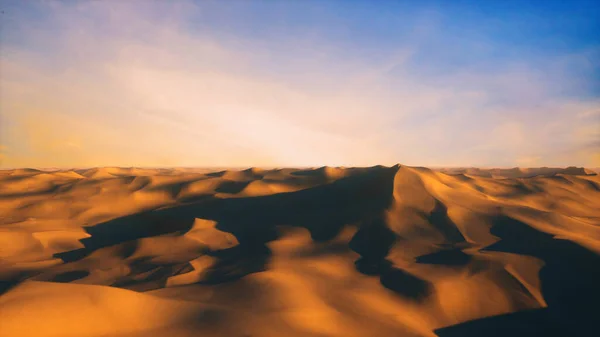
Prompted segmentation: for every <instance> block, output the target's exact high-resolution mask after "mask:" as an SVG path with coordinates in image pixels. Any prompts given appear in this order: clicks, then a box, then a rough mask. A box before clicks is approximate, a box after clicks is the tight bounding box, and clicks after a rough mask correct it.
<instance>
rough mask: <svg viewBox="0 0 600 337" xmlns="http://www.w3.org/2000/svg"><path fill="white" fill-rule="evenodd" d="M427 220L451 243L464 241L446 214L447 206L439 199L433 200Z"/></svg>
mask: <svg viewBox="0 0 600 337" xmlns="http://www.w3.org/2000/svg"><path fill="white" fill-rule="evenodd" d="M427 220H429V223H431V224H432V225H433V226H434V227H435V228H436V229H437V230H439V231H440V232H441V233H442V234H443V235H444V237H445V238H446V239H447V240H448V241H450V242H453V243H458V242H464V241H465V238H464V236H463V235H462V233H461V232H460V231H459V230H458V227H456V224H455V223H454V222H453V221H452V219H450V217H449V216H448V208H447V207H446V205H444V204H443V203H442V202H440V201H439V200H437V199H436V200H435V207H434V209H433V211H432V212H431V214H429V216H428V217H427Z"/></svg>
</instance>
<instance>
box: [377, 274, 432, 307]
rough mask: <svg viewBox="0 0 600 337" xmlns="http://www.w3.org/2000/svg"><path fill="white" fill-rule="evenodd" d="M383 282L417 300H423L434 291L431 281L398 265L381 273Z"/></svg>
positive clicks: (402, 294)
mask: <svg viewBox="0 0 600 337" xmlns="http://www.w3.org/2000/svg"><path fill="white" fill-rule="evenodd" d="M381 284H382V285H383V286H384V287H386V288H388V289H390V290H393V291H395V292H396V293H397V294H399V295H401V296H403V297H405V298H409V299H412V300H415V301H418V300H421V299H423V298H425V297H427V296H428V295H429V294H431V293H432V292H433V286H432V285H431V283H429V282H428V281H425V280H423V279H420V278H418V277H416V276H414V275H412V274H410V273H408V272H406V271H404V270H402V269H400V268H396V267H391V268H389V269H388V270H386V271H384V272H383V273H382V274H381Z"/></svg>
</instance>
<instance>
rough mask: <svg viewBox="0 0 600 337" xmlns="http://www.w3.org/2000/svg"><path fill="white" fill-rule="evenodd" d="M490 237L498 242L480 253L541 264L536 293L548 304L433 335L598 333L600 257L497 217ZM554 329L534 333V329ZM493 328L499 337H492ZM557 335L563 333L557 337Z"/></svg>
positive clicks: (568, 242) (574, 244) (569, 242)
mask: <svg viewBox="0 0 600 337" xmlns="http://www.w3.org/2000/svg"><path fill="white" fill-rule="evenodd" d="M491 233H492V234H493V235H495V236H497V237H499V238H500V241H498V242H496V243H494V244H492V245H490V246H488V247H486V248H484V249H483V250H482V251H484V252H485V251H497V252H506V253H513V254H523V255H529V256H533V257H536V258H539V259H541V260H543V261H544V263H545V265H544V266H543V267H542V269H541V270H540V273H539V278H540V282H541V291H542V295H543V297H544V300H545V301H546V303H547V304H548V307H547V309H544V310H542V311H539V312H518V313H514V314H510V315H503V316H496V317H490V318H483V319H480V320H476V321H473V322H467V323H463V324H459V325H458V326H455V327H450V328H444V329H440V330H439V331H437V333H438V334H439V335H440V336H459V335H460V336H485V335H488V333H489V335H490V336H513V335H517V336H524V335H525V334H521V331H522V330H523V329H525V328H529V329H533V330H531V331H533V332H532V333H530V334H528V335H537V336H546V335H547V336H563V335H564V336H593V335H596V334H597V333H598V331H600V323H599V322H598V315H597V313H598V306H599V305H600V290H599V288H598V287H599V285H600V268H598V266H600V256H598V255H597V254H596V253H594V252H592V251H590V250H588V249H586V248H584V247H582V246H580V245H578V244H576V243H573V242H571V241H568V240H561V239H555V238H554V237H553V236H552V235H550V234H547V233H544V232H541V231H538V230H536V229H534V228H532V227H530V226H528V225H527V224H525V223H523V222H520V221H518V220H515V219H512V218H509V217H506V216H499V217H497V218H496V219H495V221H494V224H493V226H492V229H491ZM553 326H554V327H556V328H557V329H552V330H549V331H543V333H542V332H538V331H537V330H535V328H544V327H553ZM494 329H500V330H499V331H503V333H498V334H494V333H495V332H494ZM560 331H562V332H563V333H564V334H560V333H559V332H560Z"/></svg>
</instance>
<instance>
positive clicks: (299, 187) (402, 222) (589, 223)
mask: <svg viewBox="0 0 600 337" xmlns="http://www.w3.org/2000/svg"><path fill="white" fill-rule="evenodd" d="M599 254H600V178H599V176H598V175H596V173H595V172H594V171H591V170H586V169H583V168H566V169H553V168H541V169H519V168H515V169H507V170H500V169H490V170H483V169H472V168H470V169H440V170H430V169H427V168H419V167H408V166H400V165H397V166H394V167H383V166H376V167H371V168H334V167H321V168H315V169H274V170H265V169H256V168H252V169H247V170H223V171H215V172H210V171H207V170H193V169H138V168H94V169H83V170H73V171H48V170H45V171H41V170H33V169H18V170H5V171H0V294H1V295H0V336H57V337H68V336H115V337H116V336H190V337H191V336H436V335H438V336H507V335H508V336H591V335H595V333H597V332H598V331H600V327H599V326H598V325H597V323H596V322H597V314H598V312H599V310H600V309H599V305H600V291H599V288H598V287H599V285H600V255H599Z"/></svg>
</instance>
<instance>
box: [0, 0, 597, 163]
mask: <svg viewBox="0 0 600 337" xmlns="http://www.w3.org/2000/svg"><path fill="white" fill-rule="evenodd" d="M147 4H149V5H146V6H140V5H139V3H137V2H124V3H119V2H81V3H75V4H70V5H66V4H65V3H60V2H52V1H49V2H44V3H40V4H38V6H40V8H42V9H43V10H42V12H43V13H44V14H43V15H42V16H41V18H40V19H39V21H38V22H30V21H27V20H25V19H22V20H17V21H18V22H17V23H18V25H17V26H16V28H11V29H13V31H12V32H13V33H14V34H18V35H19V36H20V37H22V38H24V41H26V42H27V43H26V44H17V43H13V42H10V38H11V36H10V35H6V36H5V37H3V40H2V43H3V45H2V48H3V50H5V52H3V53H2V54H1V55H0V62H1V63H0V67H1V69H2V75H3V76H2V79H1V81H0V85H1V89H2V90H0V98H1V100H2V103H0V117H2V119H3V120H7V121H9V122H10V123H5V124H6V125H9V124H10V125H11V127H10V129H9V127H8V126H4V125H3V126H2V127H1V128H2V136H1V137H2V139H0V141H1V142H2V143H6V144H7V145H9V150H7V151H5V157H6V158H4V160H3V162H2V164H1V165H4V166H7V167H10V166H85V165H123V166H132V165H137V166H158V165H182V166H192V165H195V166H227V165H230V166H244V165H248V166H250V165H258V166H273V165H281V166H284V165H285V166H294V165H302V166H304V165H325V164H328V165H345V166H352V165H374V164H393V163H396V162H401V163H407V164H414V165H436V166H442V165H486V166H494V165H496V166H514V165H521V164H523V165H524V164H525V163H527V162H529V163H532V165H533V163H536V165H537V164H539V165H571V164H572V165H590V163H594V160H596V159H594V158H595V157H594V153H593V150H592V151H589V150H586V151H587V152H586V151H584V149H586V148H588V147H589V144H590V143H593V141H594V140H595V139H597V138H596V137H598V135H597V133H594V132H593V128H594V127H595V126H599V125H600V123H599V118H598V117H599V115H598V114H596V113H595V112H594V111H598V109H599V107H600V104H599V102H598V100H597V99H594V98H593V97H592V98H590V97H583V98H582V97H577V96H573V95H567V94H561V93H563V92H564V91H565V90H566V89H568V88H569V87H570V86H572V85H574V84H577V85H579V86H585V85H586V83H587V82H586V79H585V78H583V77H582V76H581V74H580V73H579V72H578V71H574V70H579V69H580V68H581V67H584V68H585V67H587V68H586V69H589V67H593V65H591V64H587V63H583V64H582V65H581V66H578V65H577V64H579V63H577V62H578V60H581V59H582V57H584V58H585V56H582V55H587V54H582V53H581V52H577V53H574V54H573V55H571V54H569V53H562V54H560V55H556V56H555V55H547V57H546V59H547V60H546V61H543V62H542V61H539V59H538V58H530V59H511V60H503V61H502V62H500V63H497V64H494V61H493V60H491V61H487V62H484V63H481V62H480V63H477V64H476V65H475V63H473V64H474V65H466V66H460V67H459V66H455V67H450V68H449V69H447V70H445V71H438V72H437V73H436V72H431V71H430V69H432V67H433V68H436V67H439V66H440V65H443V64H444V63H445V62H447V60H445V59H444V56H443V55H444V54H443V53H444V48H449V45H448V44H446V43H445V42H443V37H444V27H443V26H441V24H440V20H441V19H440V15H439V14H435V13H438V12H437V11H435V10H431V9H428V10H427V11H425V12H423V13H422V14H421V15H420V16H419V20H416V21H415V22H414V23H413V24H412V26H410V27H401V28H402V29H404V30H405V31H406V32H408V33H404V35H403V37H402V38H401V39H398V40H397V41H394V42H393V43H390V42H389V41H388V42H385V46H384V47H385V48H383V47H382V51H381V52H379V53H371V52H365V51H364V50H371V49H370V47H369V48H367V47H366V45H365V48H364V49H361V46H360V45H358V46H353V45H352V43H351V42H349V41H348V40H341V41H336V40H333V39H332V38H331V37H330V36H325V37H322V36H319V35H318V34H314V33H307V34H299V33H296V32H295V31H293V33H290V34H288V35H285V34H280V35H272V36H271V37H270V39H269V40H266V41H260V40H257V39H256V38H253V37H252V36H251V35H248V34H249V33H247V32H243V34H242V33H240V34H225V33H220V32H218V29H217V28H215V27H212V29H211V27H206V26H203V27H200V28H199V27H197V26H195V25H194V23H195V20H197V19H198V18H202V17H206V15H210V13H208V14H207V8H205V6H204V7H203V4H202V3H200V4H195V3H192V2H183V1H178V2H176V3H174V4H169V3H167V2H151V3H147ZM432 13H434V14H435V15H432ZM9 14H11V13H9ZM11 15H12V14H11ZM14 15H21V16H23V15H24V14H22V13H21V14H18V13H17V14H14ZM233 18H234V16H233V15H232V16H231V18H230V20H233ZM332 20H335V18H332ZM335 23H336V22H334V24H335ZM281 25H284V24H282V23H277V22H273V26H274V27H273V29H277V28H278V27H280V26H281ZM285 27H287V26H285ZM339 27H342V28H338V29H344V27H345V26H344V25H341V24H340V26H339ZM288 28H289V27H288ZM396 28H398V27H396ZM398 29H400V28H398ZM9 33H10V32H9ZM5 41H6V42H5ZM432 41H433V42H432ZM489 44H490V42H489V41H485V40H484V39H482V40H481V42H480V45H479V47H477V48H480V49H486V48H492V47H491V46H490V45H489ZM40 46H44V48H41V47H40ZM432 46H436V48H437V49H436V48H434V50H438V51H439V52H440V53H441V54H440V55H439V56H437V57H433V58H432V57H431V55H424V53H427V52H429V51H430V50H432ZM476 46H477V44H476V43H475V42H473V41H469V42H468V43H466V44H465V45H456V46H454V48H455V49H456V48H458V49H459V50H460V49H461V48H467V47H469V48H471V47H473V48H475V47H476ZM42 49H43V50H42ZM592 50H593V49H592ZM465 51H466V52H468V50H465ZM452 53H456V50H455V51H453V52H452ZM452 53H450V54H452ZM423 59H427V62H422V60H423ZM492 64H493V66H492ZM574 64H575V65H574ZM596 130H597V129H596ZM567 149H577V151H574V152H573V155H565V154H564V153H566V152H565V151H567ZM580 150H581V151H580ZM582 151H583V152H582ZM559 152H560V153H563V154H562V155H556V153H559ZM575 153H577V154H575ZM523 158H536V160H535V161H531V160H529V161H524V159H523Z"/></svg>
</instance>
